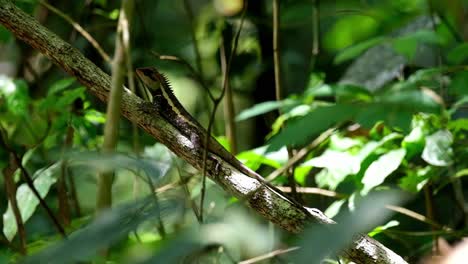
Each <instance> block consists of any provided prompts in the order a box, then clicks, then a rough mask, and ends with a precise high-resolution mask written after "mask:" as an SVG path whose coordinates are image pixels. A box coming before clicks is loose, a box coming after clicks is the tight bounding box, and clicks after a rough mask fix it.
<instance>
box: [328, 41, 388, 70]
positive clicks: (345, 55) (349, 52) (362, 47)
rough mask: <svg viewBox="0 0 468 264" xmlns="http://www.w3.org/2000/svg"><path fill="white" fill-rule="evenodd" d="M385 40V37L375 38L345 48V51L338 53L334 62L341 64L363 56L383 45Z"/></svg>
mask: <svg viewBox="0 0 468 264" xmlns="http://www.w3.org/2000/svg"><path fill="white" fill-rule="evenodd" d="M385 40H386V38H384V37H375V38H371V39H368V40H366V41H363V42H361V43H358V44H355V45H353V46H351V47H348V48H345V49H344V50H343V51H341V52H340V53H338V55H336V57H335V59H334V60H333V63H334V64H341V63H343V62H345V61H348V60H351V59H354V58H355V57H357V56H359V55H361V54H362V53H363V52H364V51H366V50H368V49H369V48H372V47H374V46H376V45H378V44H380V43H382V42H383V41H385Z"/></svg>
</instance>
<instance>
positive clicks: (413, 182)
mask: <svg viewBox="0 0 468 264" xmlns="http://www.w3.org/2000/svg"><path fill="white" fill-rule="evenodd" d="M432 174H433V170H432V168H431V166H426V167H423V168H413V169H411V170H407V171H406V176H405V177H403V178H401V180H400V183H399V186H400V187H401V188H402V189H403V190H405V191H408V192H412V193H417V192H419V191H420V190H421V189H422V188H423V187H424V185H426V183H427V181H428V180H429V179H430V177H431V176H432Z"/></svg>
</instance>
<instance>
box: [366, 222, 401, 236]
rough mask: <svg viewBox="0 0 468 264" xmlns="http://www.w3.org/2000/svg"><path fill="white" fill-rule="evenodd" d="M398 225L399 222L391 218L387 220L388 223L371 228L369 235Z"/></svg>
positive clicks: (374, 234)
mask: <svg viewBox="0 0 468 264" xmlns="http://www.w3.org/2000/svg"><path fill="white" fill-rule="evenodd" d="M399 225H400V222H398V221H396V220H391V221H389V222H388V223H386V224H385V225H383V226H378V227H376V228H374V230H372V231H371V232H369V234H368V235H369V236H370V237H374V236H376V235H378V234H380V233H382V232H383V231H385V230H387V229H389V228H392V227H395V226H399Z"/></svg>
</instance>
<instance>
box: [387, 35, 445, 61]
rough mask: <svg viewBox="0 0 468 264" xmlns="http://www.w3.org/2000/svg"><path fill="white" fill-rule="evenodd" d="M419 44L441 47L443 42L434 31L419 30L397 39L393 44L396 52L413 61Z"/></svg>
mask: <svg viewBox="0 0 468 264" xmlns="http://www.w3.org/2000/svg"><path fill="white" fill-rule="evenodd" d="M419 43H427V44H436V45H441V44H443V41H442V39H441V38H440V37H439V35H437V33H435V32H434V31H431V30H419V31H416V32H413V33H411V34H408V35H406V36H402V37H399V38H395V39H394V40H393V43H392V44H393V48H394V49H395V51H396V52H398V53H400V54H402V55H404V56H405V57H406V58H407V59H408V60H410V61H411V60H412V59H413V58H414V55H415V54H416V50H417V47H418V44H419Z"/></svg>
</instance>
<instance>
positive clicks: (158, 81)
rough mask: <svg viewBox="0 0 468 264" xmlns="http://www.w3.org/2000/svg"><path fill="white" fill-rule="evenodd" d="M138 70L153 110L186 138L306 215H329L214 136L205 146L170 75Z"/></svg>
mask: <svg viewBox="0 0 468 264" xmlns="http://www.w3.org/2000/svg"><path fill="white" fill-rule="evenodd" d="M136 73H137V76H138V77H139V79H140V80H141V81H142V83H143V84H144V85H145V87H146V89H147V90H148V91H149V92H150V93H151V95H152V97H153V102H152V105H151V107H152V108H153V109H154V111H157V113H158V114H159V115H160V116H162V117H163V118H165V119H166V121H168V122H169V123H170V124H172V125H173V126H174V127H175V128H176V129H177V130H179V131H180V132H181V133H182V134H183V135H184V136H185V137H186V138H187V139H189V140H190V141H191V142H192V144H194V146H195V147H196V148H200V151H202V150H203V148H205V147H206V149H207V151H209V152H211V153H213V154H215V155H216V156H218V157H219V158H221V159H223V160H224V161H225V162H228V163H229V164H230V165H231V166H233V167H234V168H236V169H238V170H239V171H240V172H242V173H243V174H246V175H247V176H249V177H251V178H254V179H256V180H258V181H259V182H260V183H261V184H262V185H264V186H266V187H267V188H268V189H270V190H271V191H273V192H275V193H277V194H278V195H280V196H282V197H284V198H285V199H286V200H288V201H289V202H290V203H291V204H293V205H295V206H296V207H298V208H300V209H302V210H304V211H305V212H306V214H307V215H310V214H312V215H314V216H318V217H319V218H321V219H322V220H323V219H324V218H326V216H324V215H323V213H321V212H320V211H319V210H317V209H315V208H306V207H304V206H302V205H301V204H299V203H298V202H296V201H295V200H293V199H291V198H289V197H286V196H285V195H284V194H283V193H282V192H281V191H280V190H279V189H278V188H277V187H275V186H274V185H272V184H271V183H269V182H267V181H266V180H265V179H264V178H263V177H262V176H260V175H259V174H257V173H256V172H255V171H253V170H251V169H250V168H248V167H246V166H245V165H244V164H242V163H241V162H240V161H239V160H238V159H236V158H235V157H234V155H232V154H231V153H229V152H228V151H227V150H226V149H225V148H224V147H223V146H222V145H221V144H220V143H219V142H218V141H216V139H214V138H213V137H211V136H209V137H208V139H209V140H208V144H206V146H204V145H205V144H204V141H205V138H207V137H206V135H207V133H208V132H207V131H206V130H205V129H204V128H203V127H202V125H201V124H200V123H199V122H198V121H197V120H196V119H195V118H193V117H192V116H191V115H190V114H189V113H188V112H187V110H185V108H184V107H183V106H182V104H181V103H180V102H179V100H178V99H177V97H176V96H175V95H174V93H173V91H172V88H171V86H170V84H169V81H168V80H167V78H166V77H165V76H164V75H163V74H161V73H159V71H158V70H157V69H156V68H154V67H145V68H138V69H136ZM315 218H316V217H315ZM327 219H328V218H327ZM325 222H327V221H325Z"/></svg>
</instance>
